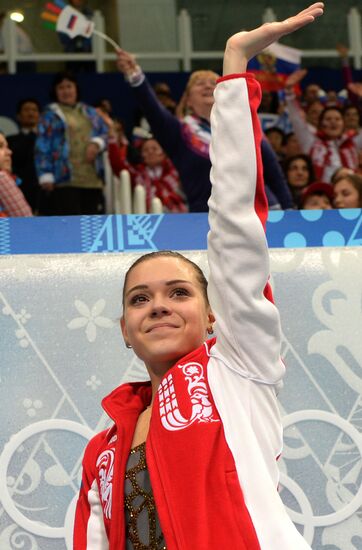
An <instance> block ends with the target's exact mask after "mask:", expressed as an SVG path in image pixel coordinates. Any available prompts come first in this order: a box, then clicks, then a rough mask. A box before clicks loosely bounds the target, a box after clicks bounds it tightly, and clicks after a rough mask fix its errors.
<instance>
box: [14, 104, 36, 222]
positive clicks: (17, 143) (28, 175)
mask: <svg viewBox="0 0 362 550" xmlns="http://www.w3.org/2000/svg"><path fill="white" fill-rule="evenodd" d="M16 112H17V115H16V118H17V121H18V123H19V126H20V130H19V133H18V134H15V135H12V136H9V137H8V138H7V140H8V144H9V147H10V149H11V151H12V165H13V172H14V173H15V174H16V175H17V176H19V177H20V178H21V180H22V185H21V190H22V192H23V193H24V196H25V198H26V200H27V202H28V203H29V204H30V206H31V208H32V210H33V212H37V211H38V209H39V198H40V197H39V193H40V189H39V183H38V177H37V173H36V169H35V162H34V148H35V141H36V135H37V127H38V122H39V115H40V104H39V102H38V101H37V100H36V99H34V98H30V97H29V98H25V99H22V100H21V101H19V103H18V105H17V109H16Z"/></svg>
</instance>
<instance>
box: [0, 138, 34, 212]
mask: <svg viewBox="0 0 362 550" xmlns="http://www.w3.org/2000/svg"><path fill="white" fill-rule="evenodd" d="M19 216H24V217H25V216H26V217H28V216H32V212H31V208H30V206H29V205H28V203H27V202H26V200H25V197H24V195H23V194H22V192H21V191H20V189H19V187H18V186H17V185H16V177H15V176H14V175H13V174H12V173H11V150H10V149H9V146H8V143H7V141H6V137H5V136H4V134H2V133H1V132H0V217H2V218H7V217H19Z"/></svg>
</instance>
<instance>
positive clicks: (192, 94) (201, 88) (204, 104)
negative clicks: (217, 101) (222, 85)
mask: <svg viewBox="0 0 362 550" xmlns="http://www.w3.org/2000/svg"><path fill="white" fill-rule="evenodd" d="M215 86H216V76H215V77H213V76H211V75H210V76H203V77H199V78H197V79H196V80H195V82H194V83H193V85H192V86H191V88H190V90H189V94H188V98H187V106H188V107H190V109H191V110H192V111H193V112H194V113H195V114H196V115H199V116H203V115H204V112H205V109H206V108H211V107H212V105H213V104H214V90H215Z"/></svg>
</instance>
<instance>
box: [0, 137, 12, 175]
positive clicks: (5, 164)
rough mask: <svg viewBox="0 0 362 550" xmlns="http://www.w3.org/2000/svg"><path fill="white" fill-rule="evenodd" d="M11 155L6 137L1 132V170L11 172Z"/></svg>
mask: <svg viewBox="0 0 362 550" xmlns="http://www.w3.org/2000/svg"><path fill="white" fill-rule="evenodd" d="M11 155H12V152H11V150H10V149H9V146H8V142H7V141H6V137H5V136H3V134H0V170H7V171H8V172H11Z"/></svg>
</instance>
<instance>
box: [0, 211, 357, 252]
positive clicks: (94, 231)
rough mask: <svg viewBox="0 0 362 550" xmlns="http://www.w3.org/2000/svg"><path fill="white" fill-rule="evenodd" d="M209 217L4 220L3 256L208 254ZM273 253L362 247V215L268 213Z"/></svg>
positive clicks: (0, 248) (0, 249) (0, 238)
mask: <svg viewBox="0 0 362 550" xmlns="http://www.w3.org/2000/svg"><path fill="white" fill-rule="evenodd" d="M207 231H208V221H207V214H161V215H156V214H141V215H135V214H134V215H127V216H120V215H109V216H68V217H52V218H2V219H0V254H52V253H79V252H151V251H153V250H160V249H173V250H204V249H205V248H206V243H207ZM267 238H268V244H269V247H270V248H301V247H303V248H304V247H310V246H361V245H362V210H361V209H353V210H324V211H321V210H304V211H286V212H284V211H278V210H276V211H275V210H274V211H271V212H270V213H269V217H268V222H267Z"/></svg>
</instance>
